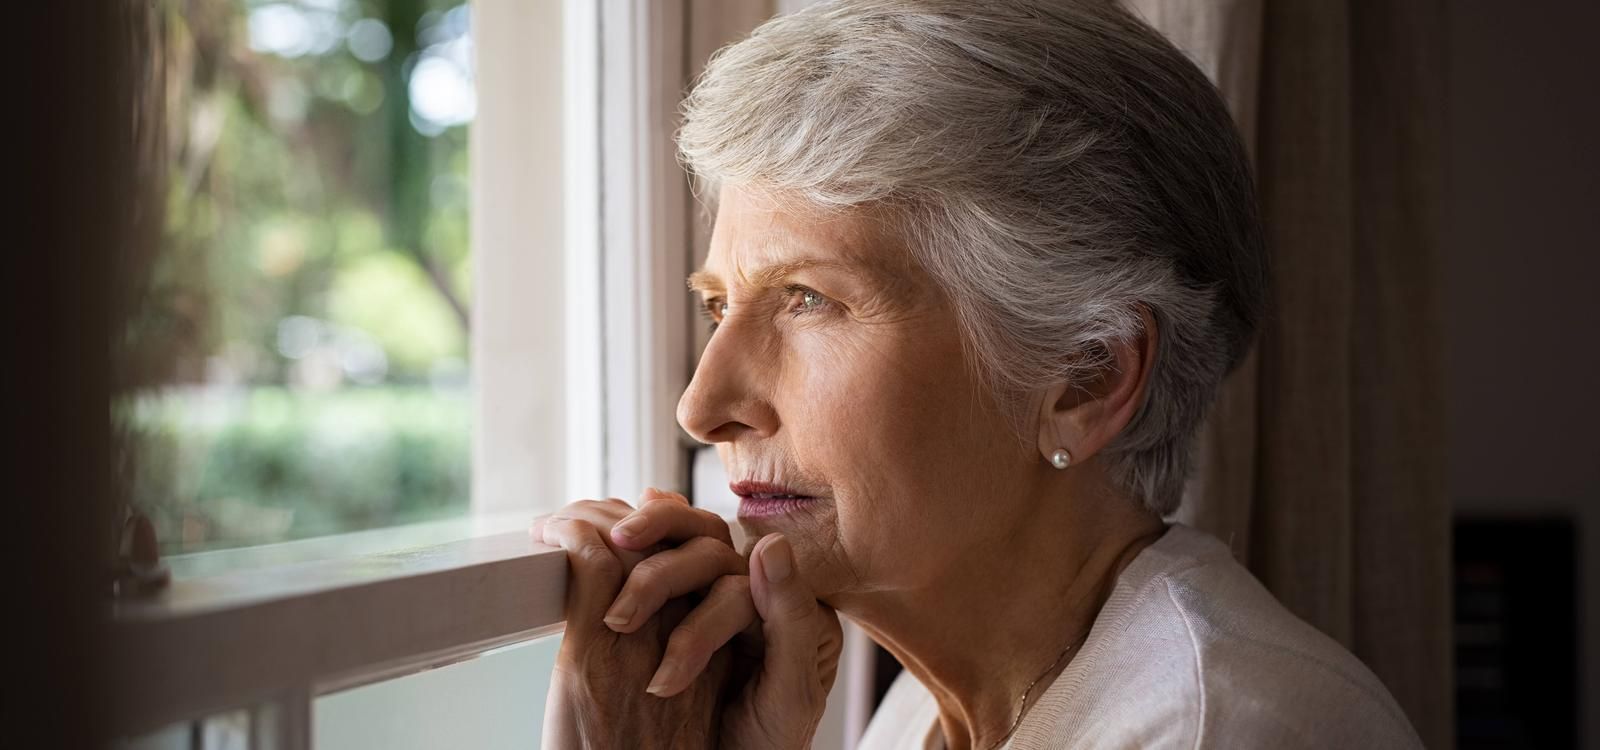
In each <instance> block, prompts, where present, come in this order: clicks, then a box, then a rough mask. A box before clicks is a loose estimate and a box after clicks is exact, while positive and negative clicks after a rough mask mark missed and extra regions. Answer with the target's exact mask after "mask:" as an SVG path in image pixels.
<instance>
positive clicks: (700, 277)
mask: <svg viewBox="0 0 1600 750" xmlns="http://www.w3.org/2000/svg"><path fill="white" fill-rule="evenodd" d="M808 268H831V269H837V270H841V271H846V272H851V273H859V269H858V268H857V267H856V266H854V265H851V264H847V263H840V262H837V261H831V260H809V259H802V260H795V261H790V262H788V263H774V264H772V265H768V266H762V267H760V268H757V269H755V270H754V271H752V272H751V273H748V274H741V275H742V276H744V277H745V280H746V282H747V283H749V284H750V285H752V286H756V287H761V288H773V287H777V286H779V285H781V283H782V282H783V280H784V279H785V278H787V277H789V276H790V275H792V274H794V273H797V272H799V271H804V270H806V269H808ZM689 289H691V290H693V291H696V292H699V293H701V294H706V293H710V292H720V291H725V290H726V289H727V286H726V285H725V284H723V283H722V277H721V276H718V275H716V274H714V273H712V272H710V271H707V270H706V269H704V268H702V269H700V270H698V271H695V272H694V273H691V274H689Z"/></svg>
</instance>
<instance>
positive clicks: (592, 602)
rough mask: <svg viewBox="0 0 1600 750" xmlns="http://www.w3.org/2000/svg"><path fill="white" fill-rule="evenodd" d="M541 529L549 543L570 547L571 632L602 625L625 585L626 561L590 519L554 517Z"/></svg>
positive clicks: (568, 600) (568, 564) (584, 630)
mask: <svg viewBox="0 0 1600 750" xmlns="http://www.w3.org/2000/svg"><path fill="white" fill-rule="evenodd" d="M541 531H542V534H543V537H542V541H543V542H544V543H545V544H550V545H554V546H557V547H560V548H562V549H564V550H566V551H567V603H566V604H567V612H566V618H567V630H568V632H586V631H587V630H588V629H589V628H598V627H601V626H602V623H601V618H602V617H603V616H604V615H603V613H604V612H605V611H606V607H607V606H609V605H610V604H611V601H612V600H613V599H615V598H616V595H617V591H618V590H619V589H621V588H622V576H623V571H622V561H621V560H618V559H617V556H616V555H615V554H613V553H612V551H611V548H610V547H609V546H607V545H606V541H605V539H604V538H603V537H601V535H600V532H599V530H597V529H595V527H594V525H593V524H591V523H589V522H587V521H579V520H575V519H568V518H551V519H549V520H547V521H546V522H545V523H544V525H543V527H542V529H541Z"/></svg>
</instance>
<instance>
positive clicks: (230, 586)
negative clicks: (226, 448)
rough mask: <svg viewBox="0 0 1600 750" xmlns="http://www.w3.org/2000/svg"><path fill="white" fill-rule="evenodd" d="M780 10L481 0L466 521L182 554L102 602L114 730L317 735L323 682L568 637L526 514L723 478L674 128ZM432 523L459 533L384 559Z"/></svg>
mask: <svg viewBox="0 0 1600 750" xmlns="http://www.w3.org/2000/svg"><path fill="white" fill-rule="evenodd" d="M781 7H782V6H781V5H780V8H781ZM772 10H773V7H772V6H771V5H770V4H769V3H768V2H749V1H748V0H598V1H595V0H547V2H542V3H527V2H525V1H524V0H473V14H472V15H473V27H474V28H473V35H474V40H475V45H476V51H475V55H476V57H477V64H476V77H477V85H478V89H479V109H478V116H477V118H476V120H475V122H474V123H473V125H472V133H471V141H470V144H471V145H470V146H469V148H470V150H471V153H470V155H469V158H470V160H471V165H472V177H471V180H472V185H473V212H472V237H473V239H472V242H473V254H474V260H473V264H474V309H475V319H474V325H473V331H472V349H473V353H472V357H473V372H474V378H475V381H476V382H475V385H476V388H475V390H476V394H475V397H474V399H475V405H474V410H475V420H476V422H475V424H476V427H475V431H474V433H475V434H474V446H473V469H472V472H473V474H472V486H473V497H472V504H471V517H470V518H469V519H465V520H461V521H457V522H443V523H441V524H435V525H433V527H432V528H431V529H420V528H416V527H412V528H402V529H388V530H377V531H370V532H360V533H359V534H357V535H349V536H348V537H346V538H345V539H338V538H335V539H322V540H304V541H302V542H291V543H287V544H284V545H273V547H275V548H277V549H264V548H255V549H247V550H230V551H224V552H215V553H200V554H199V555H193V556H185V557H188V558H189V559H187V560H181V559H178V560H175V561H174V567H175V568H176V569H178V570H179V571H182V570H183V569H184V568H189V569H190V570H194V571H201V570H204V571H206V572H205V573H203V574H201V575H193V576H184V575H180V576H178V577H177V578H176V580H174V581H173V583H172V584H171V585H170V586H169V587H168V588H167V589H165V590H164V591H162V592H160V593H158V594H156V595H153V596H150V597H147V598H142V599H128V600H121V601H118V602H116V603H115V604H114V605H113V616H112V623H111V630H112V643H113V653H114V654H115V656H114V659H115V662H114V669H113V674H114V680H115V681H114V683H113V691H114V692H113V694H114V695H116V696H118V700H117V701H116V705H115V707H114V710H113V716H112V719H113V723H112V728H113V732H114V735H115V736H118V737H124V738H129V737H135V736H139V735H141V734H146V733H149V732H152V731H156V730H158V729H161V728H162V727H165V726H168V725H171V724H174V723H178V722H184V721H193V720H198V719H202V718H204V717H206V716H209V715H214V714H218V713H222V712H227V711H235V710H240V709H245V710H248V711H249V714H250V717H251V726H252V728H251V741H252V747H256V746H264V747H273V748H280V749H283V750H302V749H303V748H309V747H311V744H312V737H311V720H310V717H311V710H312V701H313V700H314V699H315V698H316V697H317V696H319V695H323V694H327V693H331V692H335V691H338V690H343V689H347V688H351V687H356V686H359V685H363V684H368V683H372V682H376V681H380V680H385V679H391V678H394V677H399V676H402V675H405V674H409V673H414V672H417V671H420V670H423V669H427V668H431V667H437V666H441V665H444V664H449V663H451V662H454V661H457V660H460V659H464V658H470V657H472V656H476V655H479V654H482V653H484V652H486V651H489V650H492V649H495V648H499V647H502V646H506V645H510V644H513V643H518V642H524V641H527V640H531V639H534V638H538V637H542V636H545V635H551V634H555V633H559V632H560V630H561V627H562V608H563V601H564V597H565V586H566V559H565V553H564V552H562V551H561V550H559V549H555V548H551V547H547V546H545V545H542V544H538V543H535V542H533V541H532V540H530V539H529V538H528V536H527V534H526V532H525V531H522V530H520V528H518V527H525V526H526V524H527V522H528V521H531V519H532V518H533V517H534V515H536V514H538V513H541V512H547V511H549V510H553V509H554V508H556V507H559V506H561V505H563V504H565V503H566V502H568V501H570V500H574V499H578V498H581V497H606V496H616V497H622V498H624V499H631V497H630V496H631V495H632V494H633V493H636V492H637V491H639V490H640V489H641V488H643V487H645V486H656V487H664V488H675V489H679V490H682V491H685V492H686V493H690V494H691V496H692V495H693V490H694V485H699V486H701V487H704V486H706V484H705V482H703V481H701V482H695V481H692V480H694V479H697V478H698V479H711V478H712V477H711V476H709V475H712V474H719V473H720V472H711V471H707V472H706V473H707V474H708V476H706V477H695V476H693V474H694V471H693V468H692V466H691V464H692V463H694V462H696V461H697V460H698V461H699V462H700V463H701V464H702V465H708V464H705V462H706V460H707V457H708V455H709V454H708V453H699V454H697V453H696V448H697V447H698V446H697V444H696V443H695V442H694V441H693V440H691V439H689V438H688V436H687V435H685V434H684V433H683V432H682V430H681V429H680V428H679V427H678V425H677V422H676V418H675V403H676V400H677V398H678V395H679V394H680V393H681V392H682V391H683V389H684V388H685V387H686V386H687V384H688V381H689V378H690V376H691V374H692V372H693V368H694V361H695V354H696V352H697V351H698V349H699V347H700V346H702V345H703V338H700V337H698V336H697V335H696V330H697V326H695V325H694V324H693V322H694V320H695V313H694V302H693V300H692V298H691V296H690V295H689V294H688V293H687V291H686V290H685V288H684V283H683V280H684V278H685V276H686V275H687V274H688V272H689V271H690V270H692V269H693V268H694V267H695V266H697V265H698V264H699V262H700V261H701V260H702V259H703V248H704V246H705V241H706V238H707V236H708V230H707V227H706V226H705V224H704V223H703V222H700V221H697V217H698V214H697V213H696V207H695V204H694V200H693V196H692V195H691V193H690V190H689V186H688V183H687V181H686V180H685V179H684V175H683V172H682V169H681V167H680V166H679V165H678V162H677V159H676V152H675V146H674V143H673V133H674V131H675V130H676V125H677V121H678V104H679V102H680V100H681V97H682V95H683V93H684V92H685V91H686V90H687V88H688V84H689V82H690V79H691V78H692V76H694V75H697V74H698V72H699V66H700V63H701V62H702V61H703V60H705V59H706V58H707V57H708V56H709V55H710V53H711V52H712V51H714V50H715V49H717V48H719V47H721V46H722V45H723V44H725V43H727V42H728V41H730V40H732V39H734V38H737V37H738V36H741V35H743V34H744V33H747V32H748V31H749V29H751V28H753V27H754V26H755V25H757V24H758V23H760V22H761V21H763V20H765V19H766V18H767V17H768V16H770V15H771V12H772ZM556 14H559V15H560V22H559V23H555V19H554V16H555V15H556ZM552 50H553V52H552ZM557 87H559V88H560V91H561V93H560V95H559V96H557V95H556V94H555V93H554V92H555V90H556V88H557ZM551 102H559V106H560V107H561V108H562V114H561V117H560V118H559V120H557V119H556V118H551V117H550V116H549V110H548V106H549V104H550V103H551ZM558 148H559V149H560V150H559V152H558V151H557V150H556V149H558ZM552 165H560V168H559V169H552V168H551V166H552ZM697 248H698V249H701V250H702V252H701V253H697V252H696V251H695V250H696V249H697ZM557 268H559V272H553V269H557ZM551 351H561V352H562V355H563V357H564V363H563V365H562V367H561V368H560V370H559V371H553V370H552V369H551V368H550V367H549V366H548V358H549V352H551ZM552 394H559V397H557V396H556V395H552ZM717 468H718V469H720V467H717ZM724 481H725V480H724ZM707 494H711V493H710V492H709V491H708V493H707ZM724 494H725V493H724ZM707 500H710V498H709V497H708V498H707ZM450 523H457V524H464V525H460V526H459V527H452V526H450ZM506 529H517V530H509V531H508V530H506ZM429 534H433V535H436V536H435V537H434V538H437V535H441V534H442V535H444V536H446V537H449V536H452V535H456V534H460V535H462V536H464V537H466V538H460V539H457V540H455V541H446V542H443V543H432V542H429V543H425V544H424V546H413V547H411V548H409V549H401V550H398V551H382V552H372V551H371V550H372V549H374V548H375V547H374V545H376V546H377V548H383V547H390V549H391V550H392V547H391V546H390V545H392V544H406V543H407V542H406V541H405V540H411V543H413V544H414V543H415V540H416V539H419V538H420V539H430V537H429ZM358 537H359V541H357V539H358ZM296 545H298V546H296ZM350 549H358V550H361V551H360V552H359V553H357V554H355V555H349V554H345V552H347V551H348V550H350ZM286 557H287V559H288V561H285V558H286ZM202 558H203V559H202ZM262 561H270V562H267V563H266V564H262ZM851 630H852V633H853V636H852V637H851V638H849V639H848V640H849V641H850V643H849V644H847V648H846V651H847V654H846V655H845V658H844V664H845V665H846V668H845V669H844V670H841V679H840V686H841V687H844V686H848V687H844V689H842V690H835V693H836V694H844V695H843V697H841V699H840V704H841V705H840V706H839V707H837V708H831V709H830V716H832V717H833V718H832V719H831V720H830V719H827V718H825V719H824V722H823V733H824V734H826V733H829V732H840V731H842V732H843V737H844V740H843V742H842V743H840V744H842V745H843V746H844V747H849V746H851V745H853V738H854V737H856V736H859V732H860V729H861V726H862V725H864V723H865V716H866V712H867V711H869V710H870V707H869V706H868V704H867V702H866V701H868V700H870V684H869V682H868V679H867V678H868V677H869V673H868V672H867V671H865V668H864V667H863V666H861V665H862V664H864V663H865V659H866V657H867V655H869V654H870V651H869V650H868V649H869V648H870V645H871V644H870V642H868V641H867V640H866V638H865V636H864V635H863V634H861V633H860V632H859V630H856V629H854V628H851ZM851 665H854V666H851ZM845 703H848V705H849V708H845V707H844V706H843V704H845ZM845 714H848V719H846V718H842V717H844V716H845ZM844 727H849V729H848V730H846V729H844ZM819 736H821V735H819ZM830 744H833V743H832V742H829V741H822V742H821V745H823V746H825V745H830Z"/></svg>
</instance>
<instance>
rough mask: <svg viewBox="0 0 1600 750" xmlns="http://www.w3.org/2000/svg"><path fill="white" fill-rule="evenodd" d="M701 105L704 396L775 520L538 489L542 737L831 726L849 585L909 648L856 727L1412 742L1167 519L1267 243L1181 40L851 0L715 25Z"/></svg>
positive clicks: (1225, 129) (597, 743)
mask: <svg viewBox="0 0 1600 750" xmlns="http://www.w3.org/2000/svg"><path fill="white" fill-rule="evenodd" d="M686 114H687V119H686V122H685V124H684V127H683V130H682V132H681V136H680V147H681V150H682V153H683V156H684V159H685V161H686V163H687V165H688V166H689V168H690V169H691V170H692V172H693V174H694V175H695V176H696V178H697V180H698V181H699V183H700V185H701V186H702V188H703V190H702V194H703V195H704V196H705V197H706V198H707V199H708V201H709V202H710V203H711V204H712V205H713V206H714V209H715V217H716V224H715V230H714V233H713V236H712V239H711V247H710V252H709V256H708V258H707V261H706V264H705V267H704V268H703V269H702V270H699V271H697V272H695V273H694V274H693V275H692V277H691V278H690V284H691V286H692V287H693V288H694V289H695V290H696V291H697V292H698V294H699V295H701V297H702V299H703V301H704V305H705V309H706V311H707V313H708V315H709V317H710V319H711V321H712V322H711V325H712V326H713V328H714V329H715V333H714V334H713V335H712V336H711V339H710V343H709V344H708V346H707V348H706V350H705V353H704V355H703V357H702V359H701V361H700V364H699V368H698V370H697V371H696V373H695V376H694V380H693V382H692V383H691V384H690V386H689V388H688V390H687V392H685V393H684V394H683V398H682V401H681V403H680V404H679V406H678V420H679V422H680V423H681V424H682V426H683V428H684V429H685V430H687V431H688V432H689V433H690V434H691V435H693V436H694V437H695V438H697V439H699V440H700V441H703V442H705V443H708V444H714V445H716V447H717V450H718V454H719V455H720V457H721V459H722V461H723V463H724V465H725V466H726V467H727V471H728V475H729V476H730V477H731V478H732V479H733V480H734V481H733V484H732V489H733V491H734V492H735V493H736V494H738V495H739V497H740V499H741V502H740V505H739V524H740V526H742V527H743V529H744V531H745V532H747V534H748V537H749V538H750V539H754V540H756V541H755V543H754V544H753V545H752V546H751V548H750V549H748V550H744V551H739V550H735V549H734V547H733V543H732V542H731V538H732V535H731V534H730V533H729V529H728V528H727V526H726V524H725V522H723V521H722V520H721V519H719V518H718V517H716V516H714V515H712V514H709V513H706V512H704V511H701V510H697V509H695V508H692V507H690V506H689V505H688V503H687V502H686V501H684V500H683V498H682V497H680V496H677V495H673V494H670V493H664V492H659V491H655V490H650V491H648V492H646V493H645V496H644V499H643V502H642V503H641V504H640V506H639V508H638V509H634V508H633V507H631V506H629V505H627V504H625V503H623V502H622V501H620V500H609V501H598V502H596V501H583V502H579V503H574V504H573V505H570V506H568V507H567V508H566V509H564V510H563V511H561V512H560V513H557V514H555V515H554V516H551V517H549V518H546V519H542V520H541V521H540V522H539V523H538V524H537V525H536V528H535V530H534V533H535V534H536V535H537V536H538V537H539V538H541V539H543V540H544V541H546V542H549V543H551V544H557V545H561V546H563V547H565V548H566V549H567V550H568V551H569V559H570V562H571V566H570V570H571V581H570V587H569V595H568V603H567V606H568V625H567V631H566V632H567V635H566V640H565V641H564V642H563V644H562V649H561V655H560V657H559V660H558V667H557V674H556V677H555V681H554V684H553V687H552V692H551V698H550V704H549V713H548V718H547V726H546V738H547V740H548V742H549V743H551V744H553V745H557V746H571V745H583V746H589V747H645V746H712V745H720V746H725V747H741V748H746V747H748V748H756V747H776V748H799V747H807V746H809V742H810V738H811V734H812V733H813V732H814V731H815V728H816V726H817V722H818V719H819V717H820V715H821V713H822V710H823V705H824V701H825V697H826V694H827V692H828V689H829V688H830V686H831V684H832V681H833V676H834V670H835V666H836V662H837V658H838V649H839V625H838V617H839V616H843V617H846V618H848V619H850V620H851V621H853V622H855V623H857V624H858V625H860V627H861V628H862V629H864V630H865V631H866V633H868V634H869V635H870V636H871V638H872V639H873V640H874V641H876V642H877V643H879V644H881V645H882V646H883V647H884V648H886V649H887V650H888V651H889V652H890V653H892V654H893V655H894V656H895V657H896V658H898V659H899V660H900V662H901V663H902V664H904V665H905V672H904V673H903V674H902V675H901V676H900V677H899V679H898V680H897V681H896V682H895V684H894V686H893V687H892V689H891V690H890V691H889V694H888V696H887V698H886V699H885V701H884V703H883V705H882V706H881V707H879V709H878V712H877V714H876V715H875V717H874V719H873V721H872V723H871V725H870V727H869V728H868V730H867V734H866V737H865V738H864V739H863V740H862V745H861V746H862V747H864V748H872V749H877V748H925V747H948V748H993V747H1000V746H1008V747H1185V748H1187V747H1330V748H1331V747H1338V748H1345V747H1361V748H1369V747H1413V746H1417V745H1418V744H1419V742H1418V739H1417V737H1416V735H1415V733H1414V732H1413V731H1412V729H1411V727H1410V725H1409V724H1408V722H1407V720H1406V718H1405V716H1404V714H1403V713H1402V712H1401V711H1400V710H1399V709H1398V708H1397V706H1396V705H1395V703H1394V701H1393V699H1392V698H1391V697H1390V696H1389V694H1388V693H1387V692H1386V691H1385V689H1384V687H1383V686H1382V684H1380V683H1379V681H1378V680H1377V679H1376V678H1375V677H1374V676H1373V675H1372V673H1371V672H1370V671H1368V670H1367V669H1366V668H1365V667H1364V666H1363V665H1362V664H1361V663H1360V662H1359V661H1357V660H1356V659H1355V658H1354V657H1352V656H1351V655H1350V654H1349V653H1348V652H1346V651H1345V650H1344V649H1342V648H1341V647H1340V646H1339V645H1337V644H1336V643H1335V642H1334V641H1332V640H1331V639H1329V638H1327V637H1325V636H1324V635H1322V634H1321V633H1319V632H1317V631H1316V630H1314V629H1313V628H1311V627H1310V626H1308V625H1306V624H1305V623H1303V622H1301V621H1300V620H1298V619H1296V618H1295V617H1294V616H1293V615H1291V614H1290V613H1289V612H1288V611H1286V610H1285V609H1284V608H1283V607H1282V606H1280V605H1279V604H1278V603H1277V602H1276V601H1275V600H1274V599H1273V598H1272V596H1271V595H1270V594H1268V593H1267V591H1266V590H1265V589H1263V588H1262V586H1261V585H1260V584H1259V583H1258V582H1257V581H1256V580H1255V579H1253V578H1252V577H1251V576H1250V574H1249V573H1248V572H1247V571H1246V570H1245V569H1244V568H1243V567H1241V566H1240V565H1239V564H1238V563H1237V562H1235V561H1234V559H1233V558H1232V556H1231V555H1230V554H1229V550H1228V548H1227V546H1225V545H1224V544H1222V543H1220V542H1219V541H1217V540H1216V539H1213V538H1211V537H1209V536H1207V535H1205V534H1203V533H1201V532H1199V531H1197V530H1194V529H1191V528H1187V527H1184V526H1181V525H1176V524H1169V523H1167V522H1165V521H1164V520H1163V518H1164V517H1165V516H1167V515H1169V514H1171V513H1172V512H1173V511H1174V509H1176V508H1177V506H1178V504H1179V501H1180V499H1181V497H1182V495H1183V487H1184V480H1185V477H1186V475H1187V474H1188V471H1189V468H1190V464H1191V456H1192V452H1193V450H1192V449H1193V443H1194V436H1195V433H1196V430H1197V428H1198V427H1199V425H1200V423H1201V421H1202V418H1203V417H1204V416H1205V414H1206V409H1207V405H1208V403H1209V402H1210V401H1211V400H1212V398H1213V396H1214V394H1215V393H1216V391H1217V388H1218V384H1219V383H1220V382H1221V381H1222V379H1223V376H1224V375H1225V374H1226V373H1227V372H1228V371H1229V369H1230V368H1231V367H1232V366H1233V365H1234V364H1235V363H1236V362H1238V361H1239V359H1240V358H1241V357H1242V356H1243V355H1244V353H1245V352H1246V350H1247V348H1248V346H1249V345H1250V341H1251V338H1252V334H1253V332H1254V330H1255V328H1256V326H1257V323H1258V321H1259V320H1260V318H1261V316H1262V307H1263V297H1264V287H1265V283H1266V276H1267V274H1266V268H1265V262H1264V255H1263V249H1262V239H1261V234H1260V230H1259V226H1258V220H1257V215H1256V210H1255V206H1254V195H1253V188H1252V185H1251V178H1250V167H1249V164H1248V163H1247V161H1246V155H1245V152H1244V149H1243V148H1242V147H1241V145H1240V141H1239V139H1238V137H1237V135H1236V134H1235V131H1234V129H1233V126H1232V123H1231V121H1230V119H1229V116H1228V112H1227V111H1226V109H1225V108H1224V105H1223V102H1222V101H1221V99H1220V97H1219V96H1218V93H1217V92H1216V90H1215V89H1214V88H1213V87H1212V86H1211V85H1210V84H1209V83H1208V81H1207V80H1206V78H1205V77H1204V76H1203V75H1202V74H1201V72H1200V71H1199V70H1197V69H1196V68H1195V66H1194V65H1193V64H1191V63H1190V62H1189V61H1188V60H1187V59H1185V57H1184V56H1183V55H1182V54H1181V53H1180V52H1178V51H1177V50H1176V49H1174V48H1173V47H1172V46H1171V45H1169V44H1168V43H1167V42H1165V41H1164V40H1163V39H1162V38H1161V37H1160V36H1159V35H1158V34H1156V33H1155V32H1154V31H1153V30H1151V29H1150V28H1148V27H1147V26H1145V25H1143V24H1142V23H1141V22H1139V21H1138V20H1137V19H1136V18H1134V17H1133V16H1131V15H1130V14H1128V13H1127V12H1125V11H1123V10H1121V9H1119V8H1118V7H1117V6H1116V4H1115V3H1113V2H1107V1H1105V0H986V1H985V2H957V1H955V0H840V1H838V2H832V3H827V4H824V5H821V6H816V7H813V8H811V9H808V10H806V11H803V12H799V13H796V14H793V15H790V16H785V17H780V18H777V19H774V20H772V21H770V22H768V23H767V24H765V25H764V26H762V27H761V28H760V29H758V30H757V31H756V32H755V33H754V34H753V35H752V36H751V37H750V38H749V39H747V40H745V41H743V42H740V43H738V44H735V45H733V46H731V47H729V48H727V49H725V50H723V51H722V52H721V53H720V54H719V55H717V57H716V58H715V59H714V60H713V61H712V63H711V64H710V66H709V68H708V69H707V70H706V72H705V74H704V77H703V78H702V80H700V82H699V83H698V85H697V86H696V87H695V88H694V90H693V93H692V94H691V95H690V97H689V99H688V103H687V106H686Z"/></svg>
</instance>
